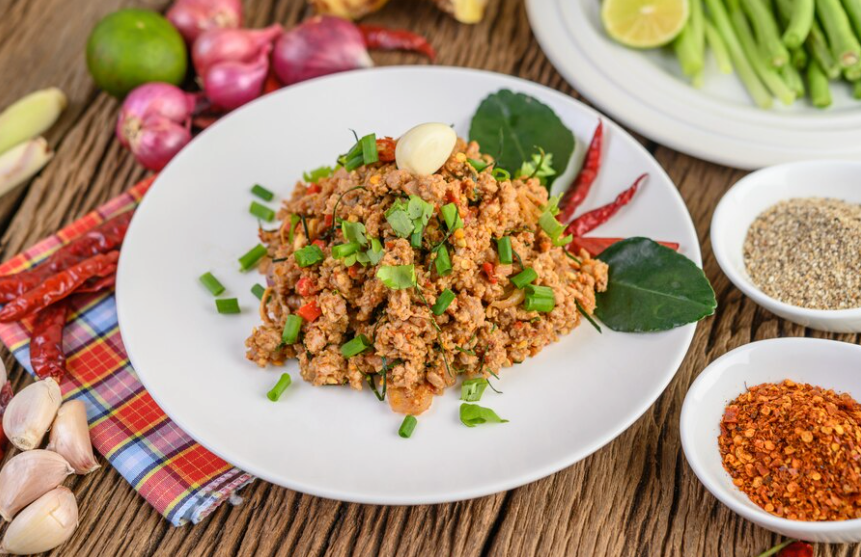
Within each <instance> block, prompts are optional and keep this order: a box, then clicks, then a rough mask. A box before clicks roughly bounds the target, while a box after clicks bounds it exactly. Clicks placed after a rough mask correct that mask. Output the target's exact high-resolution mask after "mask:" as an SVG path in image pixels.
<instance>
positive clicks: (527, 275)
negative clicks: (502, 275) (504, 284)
mask: <svg viewBox="0 0 861 557" xmlns="http://www.w3.org/2000/svg"><path fill="white" fill-rule="evenodd" d="M537 278H538V273H536V272H535V269H533V268H532V267H524V269H523V270H522V271H520V272H519V273H517V274H516V275H514V276H513V277H511V284H513V285H514V286H516V287H517V288H523V287H524V286H526V285H527V284H529V283H530V282H532V281H533V280H535V279H537Z"/></svg>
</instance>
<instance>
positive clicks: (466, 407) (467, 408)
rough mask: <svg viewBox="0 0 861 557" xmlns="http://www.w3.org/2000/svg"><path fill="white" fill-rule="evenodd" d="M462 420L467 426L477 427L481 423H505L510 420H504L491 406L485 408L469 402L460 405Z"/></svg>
mask: <svg viewBox="0 0 861 557" xmlns="http://www.w3.org/2000/svg"><path fill="white" fill-rule="evenodd" d="M460 421H461V422H463V425H465V426H466V427H475V426H477V425H481V424H504V423H507V422H508V420H503V419H502V418H500V417H499V416H497V415H496V412H494V411H493V410H491V409H490V408H484V407H483V406H479V405H477V404H467V403H466V402H464V403H463V404H461V405H460Z"/></svg>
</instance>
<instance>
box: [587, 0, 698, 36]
mask: <svg viewBox="0 0 861 557" xmlns="http://www.w3.org/2000/svg"><path fill="white" fill-rule="evenodd" d="M688 12H689V7H688V0H604V5H603V6H602V7H601V20H602V21H603V22H604V29H606V30H607V34H609V35H610V36H611V37H612V38H613V39H614V40H616V41H618V42H620V43H622V44H623V45H625V46H630V47H633V48H654V47H656V46H663V45H665V44H667V43H669V42H670V41H672V40H673V39H675V38H676V36H678V34H679V33H681V32H682V28H684V26H685V23H686V22H687V21H688Z"/></svg>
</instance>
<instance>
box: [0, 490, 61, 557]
mask: <svg viewBox="0 0 861 557" xmlns="http://www.w3.org/2000/svg"><path fill="white" fill-rule="evenodd" d="M77 527H78V503H77V502H76V501H75V495H74V494H73V493H72V492H71V491H69V489H68V488H65V487H62V486H61V487H58V488H55V489H52V490H51V491H49V492H48V493H46V494H45V495H42V496H41V497H39V498H38V499H36V500H35V501H34V502H32V503H30V505H29V506H28V507H27V508H25V509H24V510H23V511H21V512H20V513H18V516H16V517H15V520H13V521H12V523H11V524H9V527H8V528H7V529H6V535H5V536H4V537H3V541H2V543H0V553H11V554H12V555H29V554H31V553H42V552H43V551H50V550H52V549H54V548H55V547H58V546H60V545H61V544H63V543H65V542H66V541H67V540H68V539H69V538H70V537H72V534H73V533H74V531H75V528H77Z"/></svg>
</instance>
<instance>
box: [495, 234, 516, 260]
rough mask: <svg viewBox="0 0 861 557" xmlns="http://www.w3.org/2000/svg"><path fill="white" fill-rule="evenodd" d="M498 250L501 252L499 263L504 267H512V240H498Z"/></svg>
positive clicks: (505, 237)
mask: <svg viewBox="0 0 861 557" xmlns="http://www.w3.org/2000/svg"><path fill="white" fill-rule="evenodd" d="M496 250H497V251H498V252H499V262H500V263H502V264H503V265H511V264H512V263H513V262H514V257H513V255H512V249H511V238H509V237H508V236H503V237H502V238H499V239H498V240H496Z"/></svg>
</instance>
